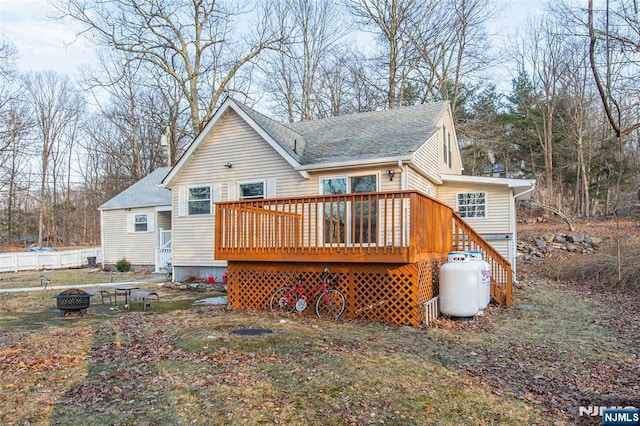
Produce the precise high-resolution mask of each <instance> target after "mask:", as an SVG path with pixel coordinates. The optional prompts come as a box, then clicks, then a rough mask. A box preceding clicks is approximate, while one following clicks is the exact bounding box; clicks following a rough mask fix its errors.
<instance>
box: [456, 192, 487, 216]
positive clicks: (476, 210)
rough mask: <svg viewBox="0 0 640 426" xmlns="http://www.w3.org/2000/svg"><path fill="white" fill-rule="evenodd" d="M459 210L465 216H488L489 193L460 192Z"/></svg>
mask: <svg viewBox="0 0 640 426" xmlns="http://www.w3.org/2000/svg"><path fill="white" fill-rule="evenodd" d="M458 212H460V216H462V217H463V218H485V217H487V193H486V192H466V193H463V194H458Z"/></svg>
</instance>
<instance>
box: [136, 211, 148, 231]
mask: <svg viewBox="0 0 640 426" xmlns="http://www.w3.org/2000/svg"><path fill="white" fill-rule="evenodd" d="M143 217H144V221H140V222H139V221H138V219H142V218H143ZM138 225H144V229H138ZM133 232H134V233H138V232H140V233H142V232H149V214H148V213H134V214H133Z"/></svg>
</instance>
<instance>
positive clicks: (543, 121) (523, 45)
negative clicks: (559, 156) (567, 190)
mask: <svg viewBox="0 0 640 426" xmlns="http://www.w3.org/2000/svg"><path fill="white" fill-rule="evenodd" d="M526 30H527V34H526V38H524V39H520V40H519V41H518V42H517V44H516V45H515V46H514V57H515V59H516V61H517V63H518V67H519V69H520V73H521V74H528V75H530V76H531V83H532V85H533V89H534V91H535V93H536V95H537V96H536V97H534V98H533V99H532V101H533V102H532V103H530V104H528V105H525V106H524V107H525V113H526V114H528V115H530V118H533V115H538V116H539V118H540V120H532V123H533V124H534V126H535V130H536V133H537V138H538V141H539V143H540V146H541V148H542V150H543V152H544V191H543V200H542V201H543V204H544V205H550V203H553V202H559V199H558V198H556V197H555V189H556V188H555V186H554V163H553V159H554V126H555V123H554V120H555V117H556V108H557V105H558V101H559V99H560V98H559V92H560V82H561V79H562V76H563V75H564V73H565V72H566V71H567V62H566V61H565V57H566V56H567V52H566V49H567V44H566V43H565V39H564V37H563V36H562V33H561V31H560V30H559V26H558V23H557V21H554V20H553V17H551V16H545V17H542V18H541V19H538V20H534V19H530V20H529V21H528V23H527V26H526ZM556 207H557V208H558V209H559V208H560V206H556Z"/></svg>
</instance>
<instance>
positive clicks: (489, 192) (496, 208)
mask: <svg viewBox="0 0 640 426" xmlns="http://www.w3.org/2000/svg"><path fill="white" fill-rule="evenodd" d="M470 192H485V193H486V199H487V208H486V217H485V218H465V221H466V222H468V223H469V224H470V225H471V226H473V228H474V229H475V230H476V231H478V232H479V233H480V234H487V233H488V234H495V233H513V232H515V226H516V225H515V223H512V214H511V206H512V203H511V198H510V193H511V189H509V188H508V187H506V186H502V185H478V184H471V183H469V184H465V183H455V184H454V183H452V182H449V183H447V184H446V185H441V186H439V187H438V199H439V200H440V201H442V202H443V203H445V204H447V205H448V206H450V207H451V208H452V209H457V199H458V194H461V193H470Z"/></svg>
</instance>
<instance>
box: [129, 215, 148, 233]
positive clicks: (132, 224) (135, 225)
mask: <svg viewBox="0 0 640 426" xmlns="http://www.w3.org/2000/svg"><path fill="white" fill-rule="evenodd" d="M153 227H154V213H153V212H144V213H141V212H137V213H127V232H128V233H130V234H143V233H147V232H153Z"/></svg>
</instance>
